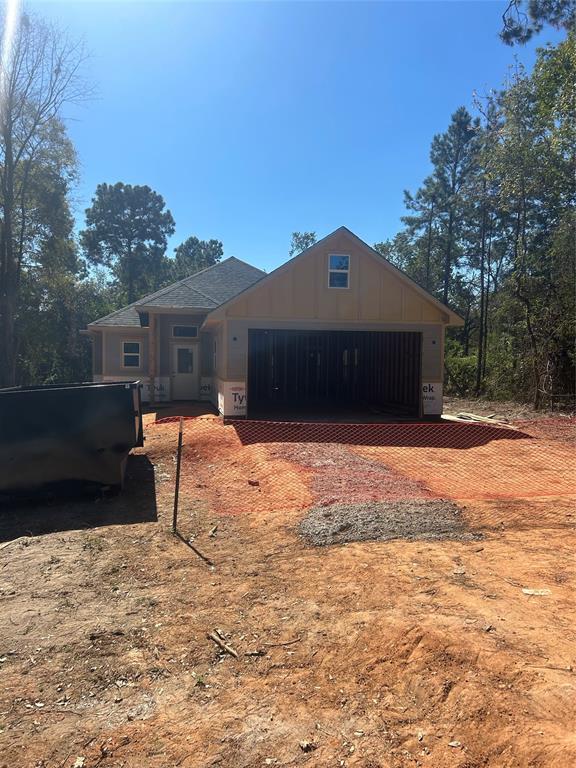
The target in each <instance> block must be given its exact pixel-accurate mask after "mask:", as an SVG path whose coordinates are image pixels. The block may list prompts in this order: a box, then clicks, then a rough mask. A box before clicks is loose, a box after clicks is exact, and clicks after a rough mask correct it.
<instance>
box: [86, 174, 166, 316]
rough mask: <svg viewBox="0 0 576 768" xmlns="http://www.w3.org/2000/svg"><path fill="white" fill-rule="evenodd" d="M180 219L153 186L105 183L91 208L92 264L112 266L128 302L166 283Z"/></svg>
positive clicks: (88, 255)
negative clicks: (168, 255)
mask: <svg viewBox="0 0 576 768" xmlns="http://www.w3.org/2000/svg"><path fill="white" fill-rule="evenodd" d="M174 226H175V225H174V219H173V218H172V214H171V213H170V211H169V210H165V202H164V198H163V197H162V196H161V195H159V194H158V193H157V192H154V191H153V190H152V189H150V187H148V186H138V185H135V186H132V185H131V184H123V183H122V182H118V183H116V184H99V185H98V187H97V188H96V194H95V196H94V198H93V199H92V205H91V206H90V208H88V209H87V210H86V229H84V230H83V231H82V232H81V233H80V242H81V244H82V247H83V250H84V254H85V256H86V258H87V259H88V261H89V262H90V263H91V264H94V265H101V266H104V267H107V268H109V269H110V270H111V271H112V274H113V275H114V278H115V280H116V283H117V285H118V287H119V289H120V292H121V295H122V297H123V298H124V299H125V301H126V302H127V303H128V304H131V303H132V302H133V301H135V300H136V298H138V296H140V295H143V294H145V293H147V292H149V291H154V290H157V289H158V288H160V287H161V286H162V285H164V284H165V283H166V280H167V278H168V275H169V270H170V264H169V261H168V259H167V258H166V256H165V251H166V245H167V238H168V237H169V236H170V235H172V234H173V233H174Z"/></svg>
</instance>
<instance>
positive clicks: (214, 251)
mask: <svg viewBox="0 0 576 768" xmlns="http://www.w3.org/2000/svg"><path fill="white" fill-rule="evenodd" d="M174 254H175V257H174V263H173V265H172V275H173V279H174V280H181V279H182V278H183V277H188V276H189V275H192V274H194V272H198V271H199V270H201V269H206V267H211V266H213V265H214V264H217V263H218V262H219V261H220V259H221V258H222V256H223V255H224V247H223V245H222V243H221V242H220V240H199V239H198V238H197V237H189V238H187V239H186V240H184V242H183V243H181V244H180V245H179V246H178V247H177V248H175V249H174Z"/></svg>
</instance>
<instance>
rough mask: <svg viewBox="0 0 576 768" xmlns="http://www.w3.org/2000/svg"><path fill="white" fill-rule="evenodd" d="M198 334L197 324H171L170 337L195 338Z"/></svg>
mask: <svg viewBox="0 0 576 768" xmlns="http://www.w3.org/2000/svg"><path fill="white" fill-rule="evenodd" d="M196 336H198V326H197V325H173V326H172V337H173V338H174V339H195V338H196Z"/></svg>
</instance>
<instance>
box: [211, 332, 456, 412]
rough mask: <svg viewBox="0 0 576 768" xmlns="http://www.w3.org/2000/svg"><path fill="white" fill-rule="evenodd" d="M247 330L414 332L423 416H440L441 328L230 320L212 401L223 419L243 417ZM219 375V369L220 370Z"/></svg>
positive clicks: (247, 394) (442, 349)
mask: <svg viewBox="0 0 576 768" xmlns="http://www.w3.org/2000/svg"><path fill="white" fill-rule="evenodd" d="M250 328H294V329H299V330H311V331H314V330H340V331H346V330H356V331H417V332H420V333H422V390H423V391H422V405H423V411H424V415H427V416H432V415H440V414H441V413H442V379H443V366H444V362H443V361H444V357H443V355H444V326H443V325H441V324H439V323H437V324H423V323H359V322H338V323H336V322H332V323H327V322H320V321H308V322H302V321H273V320H268V319H265V320H249V319H231V320H228V321H227V322H226V323H222V324H221V325H220V326H219V328H218V331H219V332H220V334H221V335H222V336H223V337H224V338H223V345H225V346H226V348H227V350H228V355H227V359H226V361H225V363H226V365H225V368H224V369H223V375H222V373H221V372H219V375H218V376H217V378H216V380H215V389H216V391H217V394H218V397H217V400H216V401H215V405H217V407H218V409H219V411H220V412H221V413H222V414H223V415H224V416H245V415H246V406H247V398H248V397H249V392H248V391H247V377H248V330H249V329H250ZM221 371H222V369H221Z"/></svg>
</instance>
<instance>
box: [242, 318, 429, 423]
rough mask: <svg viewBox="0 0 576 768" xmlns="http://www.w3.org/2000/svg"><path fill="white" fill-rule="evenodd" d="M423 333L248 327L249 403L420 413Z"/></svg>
mask: <svg viewBox="0 0 576 768" xmlns="http://www.w3.org/2000/svg"><path fill="white" fill-rule="evenodd" d="M421 347H422V340H421V334H420V333H416V332H408V331H406V332H400V331H395V332H392V331H300V330H286V329H282V330H280V329H270V330H263V329H251V330H249V334H248V355H249V363H248V404H249V409H250V412H251V413H252V414H256V413H257V412H258V411H270V410H273V409H274V408H275V407H278V408H283V409H293V410H294V411H297V410H298V409H302V408H318V409H319V410H326V409H332V410H338V409H339V408H348V409H350V408H355V409H358V410H361V409H368V410H378V409H383V410H387V411H390V410H393V411H396V412H398V414H399V415H412V416H418V415H419V414H420V391H421Z"/></svg>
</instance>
